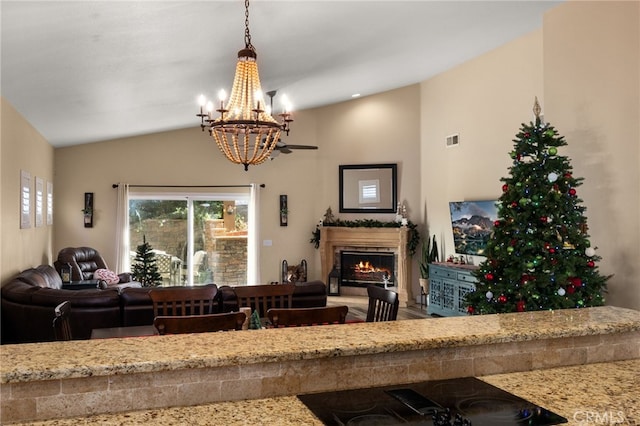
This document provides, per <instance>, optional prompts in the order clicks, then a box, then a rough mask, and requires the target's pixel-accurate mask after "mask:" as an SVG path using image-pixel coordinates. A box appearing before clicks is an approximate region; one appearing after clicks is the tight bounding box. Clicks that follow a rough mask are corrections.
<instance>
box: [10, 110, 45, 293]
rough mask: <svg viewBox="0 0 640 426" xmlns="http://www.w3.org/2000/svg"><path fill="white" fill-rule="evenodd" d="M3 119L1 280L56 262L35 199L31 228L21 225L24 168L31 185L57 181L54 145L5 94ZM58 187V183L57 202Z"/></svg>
mask: <svg viewBox="0 0 640 426" xmlns="http://www.w3.org/2000/svg"><path fill="white" fill-rule="evenodd" d="M1 102H2V104H1V108H2V114H1V119H0V128H1V132H0V134H1V136H0V154H1V155H0V157H1V161H0V163H1V166H0V175H1V177H2V179H1V180H2V193H1V195H0V209H1V210H0V235H1V239H2V242H1V244H0V280H2V282H4V281H5V280H6V279H8V278H10V277H11V276H13V275H15V274H16V273H17V272H20V271H21V270H24V269H27V268H31V267H34V266H37V265H40V264H43V263H52V262H53V260H52V254H51V253H52V226H47V225H46V219H45V223H44V225H43V226H42V227H38V228H36V227H35V214H34V209H35V201H34V199H33V198H32V200H31V228H26V229H20V171H21V170H25V171H27V172H29V173H31V189H32V190H33V191H35V178H36V177H41V178H42V179H43V181H44V184H45V188H46V182H53V178H54V176H53V174H54V173H53V147H52V146H51V145H49V143H48V142H47V141H46V140H45V139H44V138H43V137H42V135H40V134H39V133H38V132H37V131H36V130H35V129H34V128H33V127H32V126H31V125H30V124H29V123H28V122H27V121H26V120H25V119H24V118H23V117H22V116H21V115H20V113H18V112H17V111H16V110H15V109H14V108H13V106H11V105H10V104H9V103H8V102H6V101H5V99H4V98H1ZM56 192H57V191H56V188H55V186H54V205H55V201H56V200H55V194H56Z"/></svg>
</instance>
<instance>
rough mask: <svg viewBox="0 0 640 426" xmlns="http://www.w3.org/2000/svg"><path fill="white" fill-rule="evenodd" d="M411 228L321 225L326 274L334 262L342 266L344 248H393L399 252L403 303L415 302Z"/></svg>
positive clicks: (398, 288)
mask: <svg viewBox="0 0 640 426" xmlns="http://www.w3.org/2000/svg"><path fill="white" fill-rule="evenodd" d="M408 239H409V229H408V228H407V227H400V228H367V227H355V228H348V227H342V226H323V227H321V228H320V263H321V265H322V276H323V277H328V276H329V273H330V272H331V270H332V268H333V266H334V265H336V266H338V267H339V266H340V265H339V262H340V251H341V250H354V249H358V250H362V251H389V252H392V253H394V254H395V255H396V287H395V288H394V289H393V290H395V291H396V292H397V293H398V299H399V300H400V306H402V307H407V306H408V305H409V304H412V303H413V297H412V293H411V257H410V256H409V254H408V250H407V242H408V241H409V240H408Z"/></svg>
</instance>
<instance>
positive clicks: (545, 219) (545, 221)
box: [540, 216, 548, 223]
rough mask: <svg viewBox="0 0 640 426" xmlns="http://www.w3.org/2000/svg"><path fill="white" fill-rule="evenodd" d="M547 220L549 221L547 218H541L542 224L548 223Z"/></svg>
mask: <svg viewBox="0 0 640 426" xmlns="http://www.w3.org/2000/svg"><path fill="white" fill-rule="evenodd" d="M547 220H548V219H547V217H546V216H542V217H541V218H540V222H542V223H547Z"/></svg>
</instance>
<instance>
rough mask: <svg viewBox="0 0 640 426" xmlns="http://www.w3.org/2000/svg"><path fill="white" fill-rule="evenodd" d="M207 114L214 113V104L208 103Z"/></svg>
mask: <svg viewBox="0 0 640 426" xmlns="http://www.w3.org/2000/svg"><path fill="white" fill-rule="evenodd" d="M207 112H208V113H209V114H211V113H212V112H213V102H211V101H209V102H207Z"/></svg>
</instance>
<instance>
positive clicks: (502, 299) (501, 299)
mask: <svg viewBox="0 0 640 426" xmlns="http://www.w3.org/2000/svg"><path fill="white" fill-rule="evenodd" d="M498 302H500V303H507V296H505V295H504V294H501V295H500V296H499V297H498Z"/></svg>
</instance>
